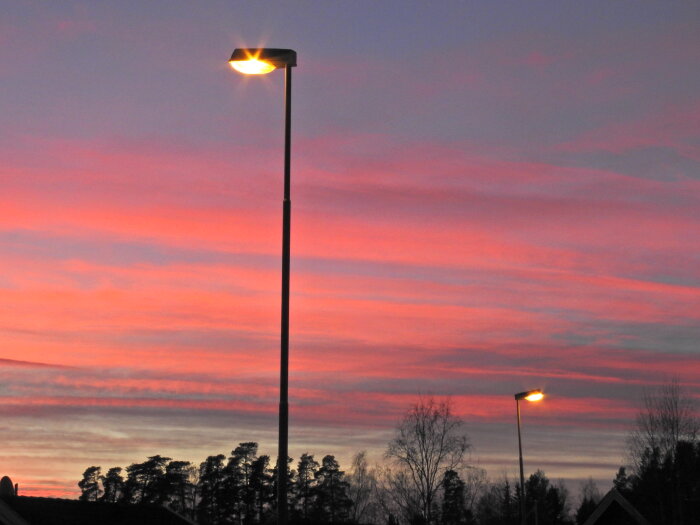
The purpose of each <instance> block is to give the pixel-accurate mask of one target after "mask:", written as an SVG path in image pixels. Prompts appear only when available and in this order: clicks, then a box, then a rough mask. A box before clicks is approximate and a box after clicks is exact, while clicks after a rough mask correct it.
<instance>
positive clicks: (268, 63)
mask: <svg viewBox="0 0 700 525" xmlns="http://www.w3.org/2000/svg"><path fill="white" fill-rule="evenodd" d="M229 64H231V67H233V68H234V69H236V70H237V71H239V72H241V73H245V74H253V75H260V74H265V73H269V72H271V71H274V70H275V69H277V68H284V198H283V201H282V308H281V312H282V319H281V326H280V401H279V441H278V448H277V451H278V452H277V523H278V524H279V525H287V521H288V519H287V518H288V508H287V483H288V479H287V478H288V476H287V458H288V457H289V453H288V444H289V266H290V237H291V220H292V201H291V191H290V186H291V177H290V173H291V170H290V164H291V162H290V161H291V142H292V68H293V67H295V66H296V65H297V54H296V52H295V51H293V50H291V49H273V48H262V49H235V50H234V51H233V54H232V55H231V58H230V60H229Z"/></svg>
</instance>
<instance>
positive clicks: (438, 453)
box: [386, 397, 469, 525]
mask: <svg viewBox="0 0 700 525" xmlns="http://www.w3.org/2000/svg"><path fill="white" fill-rule="evenodd" d="M463 427H464V422H463V421H462V420H461V419H459V418H458V417H456V416H455V415H454V414H453V413H452V407H451V403H450V401H449V400H442V401H436V400H435V399H434V398H432V397H431V398H428V399H423V398H421V399H419V401H418V402H417V403H416V404H415V405H413V406H412V407H411V408H410V410H409V411H408V412H407V413H406V415H405V416H404V418H403V420H402V421H401V423H400V424H399V426H398V428H397V431H396V435H395V437H394V439H392V440H391V441H390V442H389V446H388V448H387V452H386V457H387V458H388V459H390V460H392V461H393V463H394V466H395V467H396V469H397V471H393V472H392V471H390V472H389V477H390V480H389V483H390V485H392V486H393V487H394V488H395V489H398V491H397V496H398V497H399V498H401V499H403V500H404V501H402V502H400V506H401V507H403V508H404V509H405V510H407V511H408V512H409V514H415V513H416V512H417V513H418V515H419V516H420V517H422V519H423V520H424V521H425V523H427V524H429V525H430V524H432V523H433V522H434V506H435V505H436V503H437V493H438V490H439V489H440V483H441V482H442V479H443V476H444V474H445V472H446V471H448V470H457V469H459V468H460V467H463V466H465V465H464V455H465V453H466V451H467V449H468V448H469V440H468V438H467V436H466V434H465V432H464V428H463ZM391 478H393V479H391ZM415 505H417V507H418V508H417V509H411V507H412V506H415ZM407 517H408V519H409V520H414V519H415V517H411V516H407Z"/></svg>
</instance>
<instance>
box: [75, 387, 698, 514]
mask: <svg viewBox="0 0 700 525" xmlns="http://www.w3.org/2000/svg"><path fill="white" fill-rule="evenodd" d="M644 401H645V407H644V408H643V409H642V410H641V411H640V414H639V416H638V418H637V422H636V426H635V429H634V430H633V432H631V434H630V438H629V440H628V458H627V459H628V461H627V462H626V465H624V466H622V467H620V469H619V471H618V474H617V477H616V478H615V479H614V480H611V482H612V483H611V484H612V485H613V486H614V487H615V488H617V489H618V490H619V491H620V493H622V495H623V496H624V497H625V498H627V499H628V500H629V501H630V502H631V503H632V504H633V505H634V506H635V507H636V508H637V510H638V511H640V512H641V513H642V515H644V516H645V517H646V518H647V519H648V520H649V521H650V522H651V523H652V524H653V525H697V524H698V523H700V439H699V436H700V432H699V429H700V425H698V420H697V418H696V417H695V413H694V411H693V407H692V403H691V399H690V398H688V397H684V396H683V395H682V393H681V391H680V389H679V387H678V384H677V383H674V382H672V383H670V384H669V385H665V386H664V387H662V388H660V389H659V390H658V391H656V392H652V393H651V394H649V395H648V396H645V398H644ZM468 449H469V444H468V439H467V436H466V434H465V433H464V431H463V422H462V421H461V420H460V419H459V418H457V417H455V416H454V415H453V414H452V412H451V405H450V402H449V401H435V400H434V399H432V398H430V399H420V400H419V402H418V403H416V404H415V405H414V406H413V407H411V409H410V410H409V411H408V412H407V413H406V415H405V417H404V418H403V420H402V421H401V422H400V423H399V425H398V426H397V431H396V435H395V437H394V438H393V439H392V440H391V441H390V443H389V444H388V447H387V451H386V454H385V458H384V459H385V461H384V462H383V463H382V464H381V465H375V466H373V467H370V465H369V464H368V462H367V458H366V455H365V453H364V452H360V453H358V454H356V455H355V456H354V457H353V459H352V463H351V465H350V468H349V469H348V471H347V472H346V471H344V470H342V469H341V467H340V465H339V463H338V461H337V460H336V459H335V457H334V456H333V455H327V456H324V457H323V458H322V459H321V460H320V461H317V460H316V459H315V457H314V455H312V454H308V453H307V454H302V456H301V457H300V458H299V459H298V460H297V461H296V462H294V461H293V460H292V458H289V459H288V466H287V469H288V480H289V485H288V488H287V493H288V502H287V504H288V508H289V521H290V524H291V525H320V524H338V525H404V524H405V525H519V524H520V517H519V516H520V513H519V509H520V499H519V498H520V493H521V491H520V487H519V483H513V482H511V481H510V480H509V479H508V478H507V477H503V478H502V479H500V480H497V481H489V480H488V479H487V476H486V472H485V471H484V470H483V469H479V468H476V467H474V466H473V465H469V464H468V463H467V462H466V456H465V452H466V451H467V450H468ZM276 479H277V476H276V466H274V465H272V464H271V461H270V457H269V456H267V455H259V454H258V445H257V443H254V442H243V443H240V444H239V445H238V446H237V447H236V448H234V449H233V450H232V451H231V454H230V455H229V456H228V457H227V456H225V455H223V454H219V455H215V456H209V457H207V458H206V459H205V460H204V461H203V462H202V463H201V464H200V465H199V466H196V465H193V464H192V463H190V462H188V461H177V460H173V459H171V458H168V457H163V456H159V455H157V456H151V457H149V458H148V459H147V460H146V461H144V462H143V463H133V464H131V465H129V466H128V467H126V469H121V468H119V467H115V468H110V469H109V470H107V471H106V472H105V473H103V472H102V469H101V468H100V467H96V466H92V467H89V468H87V469H86V470H85V472H84V474H83V479H82V480H81V481H80V482H79V483H78V486H79V487H80V490H81V495H80V499H82V500H88V501H106V502H123V503H131V504H144V503H150V504H157V505H165V506H167V507H169V508H171V509H173V510H175V511H176V512H179V513H180V514H182V515H184V516H187V517H189V518H191V519H192V520H193V521H196V522H197V523H199V524H200V525H227V524H237V525H266V524H268V523H270V524H271V523H275V522H276V515H277V509H276V503H277V502H276V493H277V487H276ZM524 492H525V502H524V503H525V505H524V506H525V509H526V513H527V521H526V522H527V524H528V525H574V524H575V525H582V524H583V523H584V522H585V521H586V519H587V518H588V517H589V516H590V515H591V514H592V512H593V511H594V510H595V508H596V506H597V504H598V502H599V501H600V499H601V497H602V495H601V493H600V491H599V490H598V488H597V487H596V485H595V483H594V482H593V480H592V479H589V480H588V481H587V482H586V483H584V484H583V485H582V487H581V491H580V494H579V495H578V497H577V498H575V503H574V501H573V500H572V498H571V496H570V494H569V492H568V490H567V488H566V487H565V486H564V485H563V484H562V483H552V482H551V481H550V480H549V479H548V478H547V476H546V475H545V473H544V472H543V471H541V470H537V471H536V472H535V473H534V474H532V475H530V476H529V478H527V479H526V482H525V491H524ZM605 525H609V524H607V523H606V524H605Z"/></svg>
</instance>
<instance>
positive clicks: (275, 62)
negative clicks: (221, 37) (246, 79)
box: [228, 47, 297, 75]
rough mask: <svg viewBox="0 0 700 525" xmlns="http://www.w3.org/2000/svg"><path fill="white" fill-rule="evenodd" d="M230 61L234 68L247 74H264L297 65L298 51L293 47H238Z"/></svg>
mask: <svg viewBox="0 0 700 525" xmlns="http://www.w3.org/2000/svg"><path fill="white" fill-rule="evenodd" d="M228 63H229V64H230V65H231V67H232V68H233V69H235V70H236V71H238V72H240V73H244V74H246V75H264V74H266V73H269V72H270V71H274V70H275V69H277V68H279V67H294V66H296V65H297V53H296V51H294V50H292V49H276V48H271V47H263V48H238V49H234V50H233V53H232V54H231V58H230V59H229V61H228Z"/></svg>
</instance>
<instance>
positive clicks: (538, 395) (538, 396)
mask: <svg viewBox="0 0 700 525" xmlns="http://www.w3.org/2000/svg"><path fill="white" fill-rule="evenodd" d="M543 398H544V394H543V393H542V392H540V391H539V390H536V391H535V392H532V393H530V394H528V395H526V396H525V399H526V400H527V401H541V400H542V399H543Z"/></svg>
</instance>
